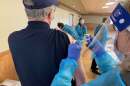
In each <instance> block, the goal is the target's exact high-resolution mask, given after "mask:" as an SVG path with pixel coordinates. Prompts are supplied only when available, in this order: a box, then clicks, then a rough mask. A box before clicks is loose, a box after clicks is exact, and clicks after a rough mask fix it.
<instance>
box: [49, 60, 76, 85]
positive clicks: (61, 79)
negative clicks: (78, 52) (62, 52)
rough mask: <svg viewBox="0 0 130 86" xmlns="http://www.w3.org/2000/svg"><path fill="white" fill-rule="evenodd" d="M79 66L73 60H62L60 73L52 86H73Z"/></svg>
mask: <svg viewBox="0 0 130 86" xmlns="http://www.w3.org/2000/svg"><path fill="white" fill-rule="evenodd" d="M77 66H78V64H77V62H76V61H75V60H73V59H64V60H62V62H61V63H60V69H59V72H58V73H57V74H56V75H55V77H54V79H53V81H52V84H51V86H71V80H72V78H73V75H74V73H75V70H76V69H77Z"/></svg>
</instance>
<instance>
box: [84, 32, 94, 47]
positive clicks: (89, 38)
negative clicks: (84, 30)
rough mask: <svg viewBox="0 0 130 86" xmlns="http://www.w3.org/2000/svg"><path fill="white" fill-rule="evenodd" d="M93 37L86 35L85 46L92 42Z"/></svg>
mask: <svg viewBox="0 0 130 86" xmlns="http://www.w3.org/2000/svg"><path fill="white" fill-rule="evenodd" d="M92 40H93V37H92V36H91V35H89V34H87V35H86V37H85V41H86V42H87V46H88V45H89V44H90V43H91V42H92Z"/></svg>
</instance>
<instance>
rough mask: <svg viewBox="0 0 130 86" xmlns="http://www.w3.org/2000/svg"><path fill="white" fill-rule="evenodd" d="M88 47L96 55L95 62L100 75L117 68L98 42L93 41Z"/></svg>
mask: <svg viewBox="0 0 130 86" xmlns="http://www.w3.org/2000/svg"><path fill="white" fill-rule="evenodd" d="M88 47H89V48H90V49H91V50H92V52H93V53H94V54H95V55H96V56H95V60H96V63H97V65H98V67H99V70H100V72H101V73H105V72H107V71H109V70H111V69H113V68H115V67H117V63H116V62H115V60H113V58H112V56H111V55H109V54H108V53H107V51H105V49H104V47H103V45H102V44H101V43H100V42H99V41H98V40H96V39H94V40H93V41H92V42H91V43H90V45H89V46H88Z"/></svg>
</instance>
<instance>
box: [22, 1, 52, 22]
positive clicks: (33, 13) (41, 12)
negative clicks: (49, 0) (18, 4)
mask: <svg viewBox="0 0 130 86" xmlns="http://www.w3.org/2000/svg"><path fill="white" fill-rule="evenodd" d="M24 3H25V4H27V5H33V2H32V0H24ZM53 9H54V6H53V5H52V6H49V7H46V8H42V9H27V8H25V11H26V14H27V17H28V18H33V19H36V20H42V19H43V18H45V17H46V16H48V15H49V13H50V12H51V11H52V10H53Z"/></svg>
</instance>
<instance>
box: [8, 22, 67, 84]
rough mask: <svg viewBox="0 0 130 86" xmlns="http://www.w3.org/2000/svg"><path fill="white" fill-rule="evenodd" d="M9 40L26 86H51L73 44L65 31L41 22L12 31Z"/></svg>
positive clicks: (17, 68) (18, 69) (20, 77)
mask: <svg viewBox="0 0 130 86" xmlns="http://www.w3.org/2000/svg"><path fill="white" fill-rule="evenodd" d="M8 42H9V47H10V51H11V53H12V57H13V60H14V64H15V67H16V71H17V73H18V76H19V79H20V81H21V84H22V86H50V84H51V82H52V79H53V78H54V76H55V74H56V73H57V72H58V70H59V64H60V61H61V60H62V59H63V58H65V57H67V50H68V45H69V39H68V37H67V35H66V34H65V33H63V32H61V31H58V30H52V29H50V27H49V25H48V24H47V23H45V22H40V21H31V22H29V23H28V26H27V27H26V28H25V29H23V30H21V31H16V32H14V33H12V34H11V35H10V36H9V39H8Z"/></svg>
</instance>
